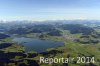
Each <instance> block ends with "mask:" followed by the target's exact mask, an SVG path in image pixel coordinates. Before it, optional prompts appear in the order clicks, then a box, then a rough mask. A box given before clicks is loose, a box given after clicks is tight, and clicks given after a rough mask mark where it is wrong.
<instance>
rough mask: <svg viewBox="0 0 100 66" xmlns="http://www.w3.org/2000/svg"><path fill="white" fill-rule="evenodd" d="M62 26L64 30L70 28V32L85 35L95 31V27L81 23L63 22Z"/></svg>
mask: <svg viewBox="0 0 100 66" xmlns="http://www.w3.org/2000/svg"><path fill="white" fill-rule="evenodd" d="M60 28H62V29H64V30H69V31H70V33H72V34H76V33H82V34H85V35H89V34H91V33H92V32H94V29H92V28H90V27H87V26H83V25H80V24H63V25H61V26H60Z"/></svg>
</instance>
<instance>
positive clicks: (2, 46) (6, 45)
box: [0, 43, 12, 49]
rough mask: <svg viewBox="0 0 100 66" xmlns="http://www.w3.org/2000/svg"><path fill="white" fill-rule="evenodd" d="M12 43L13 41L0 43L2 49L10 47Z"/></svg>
mask: <svg viewBox="0 0 100 66" xmlns="http://www.w3.org/2000/svg"><path fill="white" fill-rule="evenodd" d="M11 45H12V44H11V43H2V44H0V49H3V48H7V47H10V46H11Z"/></svg>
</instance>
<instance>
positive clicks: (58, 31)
mask: <svg viewBox="0 0 100 66" xmlns="http://www.w3.org/2000/svg"><path fill="white" fill-rule="evenodd" d="M61 33H62V32H61V31H60V30H53V31H50V32H49V33H47V34H48V35H50V36H61V35H62V34H61Z"/></svg>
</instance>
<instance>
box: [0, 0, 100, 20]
mask: <svg viewBox="0 0 100 66" xmlns="http://www.w3.org/2000/svg"><path fill="white" fill-rule="evenodd" d="M99 8H100V0H0V20H4V21H16V20H31V21H45V20H100V9H99Z"/></svg>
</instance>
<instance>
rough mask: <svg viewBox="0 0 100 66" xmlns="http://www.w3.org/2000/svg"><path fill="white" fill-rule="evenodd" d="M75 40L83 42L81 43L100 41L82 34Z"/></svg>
mask: <svg viewBox="0 0 100 66" xmlns="http://www.w3.org/2000/svg"><path fill="white" fill-rule="evenodd" d="M77 42H80V43H83V44H91V43H92V44H96V43H99V42H100V41H99V40H98V39H96V38H93V37H92V36H91V35H83V36H81V37H80V39H78V40H77Z"/></svg>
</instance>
